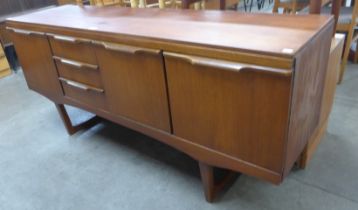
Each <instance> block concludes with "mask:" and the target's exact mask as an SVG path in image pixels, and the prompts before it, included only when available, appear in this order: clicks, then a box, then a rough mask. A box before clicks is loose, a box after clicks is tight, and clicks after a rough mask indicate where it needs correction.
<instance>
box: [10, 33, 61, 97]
mask: <svg viewBox="0 0 358 210" xmlns="http://www.w3.org/2000/svg"><path fill="white" fill-rule="evenodd" d="M9 34H10V36H11V39H12V41H13V42H14V43H16V44H15V49H16V52H17V55H18V57H19V60H20V62H21V66H22V68H23V70H24V75H25V78H26V82H27V85H28V87H29V88H30V89H32V90H34V91H36V92H39V93H41V94H42V95H44V96H46V97H49V98H50V99H52V100H54V99H57V100H58V99H59V98H60V97H62V96H63V92H62V88H61V85H60V82H59V80H58V74H57V70H56V66H55V63H54V61H53V60H52V53H51V48H50V45H49V43H48V40H47V37H46V36H45V35H44V34H36V33H27V32H22V31H19V32H10V33H9Z"/></svg>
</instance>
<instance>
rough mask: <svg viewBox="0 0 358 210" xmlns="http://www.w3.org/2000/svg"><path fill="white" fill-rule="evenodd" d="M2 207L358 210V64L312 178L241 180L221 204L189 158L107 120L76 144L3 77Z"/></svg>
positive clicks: (20, 83)
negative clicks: (208, 195)
mask: <svg viewBox="0 0 358 210" xmlns="http://www.w3.org/2000/svg"><path fill="white" fill-rule="evenodd" d="M74 113H77V114H78V112H74ZM77 116H78V117H83V115H80V114H78V115H77ZM0 209H1V210H12V209H14V210H26V209H36V210H52V209H58V210H64V209H69V210H82V209H83V210H92V209H93V210H98V209H128V210H140V209H145V210H151V209H153V210H161V209H171V210H172V209H173V210H176V209H192V210H200V209H205V210H207V209H208V210H210V209H220V210H223V209H225V210H239V209H245V210H247V209H260V210H261V209H272V210H280V209H282V210H288V209H289V210H295V209H297V210H301V209H304V210H310V209H312V210H320V209H324V210H328V209H332V210H336V209H338V210H345V209H347V210H348V209H351V210H357V209H358V65H349V66H348V71H347V75H346V79H345V80H344V82H343V84H342V85H340V86H339V88H338V92H337V97H336V102H335V105H334V110H333V113H332V115H331V118H330V123H329V127H328V133H327V135H326V136H325V138H324V140H323V141H322V144H321V145H320V147H319V149H318V151H317V153H316V154H315V156H314V158H313V161H312V162H311V164H310V165H309V166H308V168H307V169H306V170H301V171H297V170H296V171H293V172H292V173H291V174H290V175H289V177H288V178H287V179H286V180H285V181H284V183H283V184H281V185H280V186H273V185H271V184H269V183H266V182H263V181H259V180H257V179H255V178H251V177H248V176H245V175H242V176H241V177H240V178H239V179H238V180H237V181H236V183H235V184H234V186H233V187H232V188H230V189H229V190H228V192H226V194H224V196H222V197H221V199H219V200H218V201H217V202H216V203H214V204H208V203H206V202H205V199H204V196H203V192H202V186H201V182H200V179H199V172H198V168H197V165H196V162H195V161H193V160H192V159H190V158H189V157H187V156H186V155H184V154H182V153H180V152H178V151H176V150H174V149H171V148H170V147H167V146H165V145H163V144H161V143H158V142H157V141H155V140H153V139H151V138H148V137H146V136H143V135H140V134H138V133H135V132H133V131H130V130H128V129H125V128H123V127H121V126H118V125H115V124H112V123H108V122H106V123H102V124H99V125H98V126H96V127H94V128H92V129H90V130H87V131H84V132H80V133H78V134H76V135H74V136H71V137H69V136H68V135H67V133H66V132H65V129H64V128H63V126H62V124H61V121H60V118H59V116H58V115H57V112H56V110H55V107H54V105H53V104H52V103H51V102H50V101H48V100H47V99H45V98H43V97H41V96H39V95H38V94H36V93H34V92H31V91H29V90H28V89H27V87H26V84H25V81H24V79H23V75H22V74H21V73H18V74H15V75H12V76H10V77H8V78H5V79H2V80H0Z"/></svg>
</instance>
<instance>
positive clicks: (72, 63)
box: [52, 56, 98, 70]
mask: <svg viewBox="0 0 358 210" xmlns="http://www.w3.org/2000/svg"><path fill="white" fill-rule="evenodd" d="M52 58H53V59H55V60H57V61H60V62H61V63H63V64H66V65H69V66H74V67H76V68H83V67H86V68H89V69H93V70H97V69H98V66H97V65H93V64H89V63H83V62H79V61H74V60H70V59H66V58H61V57H58V56H52Z"/></svg>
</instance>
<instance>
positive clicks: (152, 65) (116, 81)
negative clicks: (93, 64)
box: [96, 43, 171, 132]
mask: <svg viewBox="0 0 358 210" xmlns="http://www.w3.org/2000/svg"><path fill="white" fill-rule="evenodd" d="M96 44H97V45H98V47H96V55H97V57H98V64H99V67H100V69H101V76H102V79H103V84H104V86H105V90H106V97H107V101H108V106H109V109H110V111H111V112H112V113H113V114H116V115H119V116H124V117H126V118H129V119H132V120H134V121H136V122H140V123H143V124H145V125H148V126H151V127H154V128H157V129H161V130H164V131H166V132H170V131H171V128H170V117H169V105H168V98H167V91H166V84H165V72H164V71H165V70H164V64H163V57H162V53H161V52H160V50H153V49H144V48H138V47H134V46H126V45H119V44H114V43H96Z"/></svg>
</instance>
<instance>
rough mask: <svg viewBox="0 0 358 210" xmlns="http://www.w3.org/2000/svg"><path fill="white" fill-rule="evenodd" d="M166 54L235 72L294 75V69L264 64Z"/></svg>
mask: <svg viewBox="0 0 358 210" xmlns="http://www.w3.org/2000/svg"><path fill="white" fill-rule="evenodd" d="M164 56H167V57H173V58H178V59H181V60H185V61H186V62H188V63H190V64H191V65H198V66H206V67H213V68H219V69H223V70H228V71H234V72H240V71H256V72H264V73H271V74H277V75H281V76H291V75H292V70H286V69H277V68H270V67H263V66H256V65H247V64H240V63H236V62H231V61H223V60H217V59H211V58H203V57H197V56H189V55H183V54H177V53H169V52H164Z"/></svg>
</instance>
